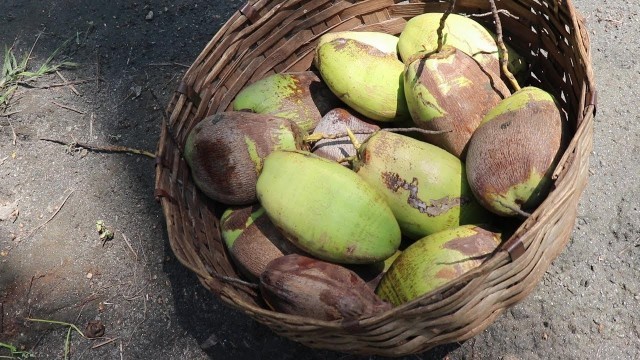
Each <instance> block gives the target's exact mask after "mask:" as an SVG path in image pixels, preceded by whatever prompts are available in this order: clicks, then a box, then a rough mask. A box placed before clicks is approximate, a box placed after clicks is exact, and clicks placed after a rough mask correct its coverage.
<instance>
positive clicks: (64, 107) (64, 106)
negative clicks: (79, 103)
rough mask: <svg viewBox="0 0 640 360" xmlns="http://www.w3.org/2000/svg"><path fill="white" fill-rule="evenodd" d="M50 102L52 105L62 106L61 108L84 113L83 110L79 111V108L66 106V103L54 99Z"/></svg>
mask: <svg viewBox="0 0 640 360" xmlns="http://www.w3.org/2000/svg"><path fill="white" fill-rule="evenodd" d="M52 103H53V104H54V105H56V106H59V107H61V108H63V109H67V110H71V111H73V112H76V113H78V114H81V115H84V114H86V112H84V111H81V110H78V109H75V108H72V107H71V106H67V105H64V104H60V103H59V102H56V101H52Z"/></svg>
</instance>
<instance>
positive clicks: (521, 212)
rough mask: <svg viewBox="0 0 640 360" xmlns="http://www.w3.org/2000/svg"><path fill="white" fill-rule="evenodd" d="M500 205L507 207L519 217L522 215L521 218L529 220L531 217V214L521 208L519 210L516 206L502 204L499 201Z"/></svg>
mask: <svg viewBox="0 0 640 360" xmlns="http://www.w3.org/2000/svg"><path fill="white" fill-rule="evenodd" d="M498 204H500V205H501V206H504V207H506V208H507V209H509V210H511V211H513V212H515V213H516V214H518V215H520V216H522V217H524V218H528V217H529V216H531V214H530V213H528V212H526V211H524V210H522V209H520V208H517V207H515V206H512V205H511V204H506V203H504V202H502V201H500V200H498Z"/></svg>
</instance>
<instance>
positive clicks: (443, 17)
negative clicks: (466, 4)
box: [436, 0, 456, 53]
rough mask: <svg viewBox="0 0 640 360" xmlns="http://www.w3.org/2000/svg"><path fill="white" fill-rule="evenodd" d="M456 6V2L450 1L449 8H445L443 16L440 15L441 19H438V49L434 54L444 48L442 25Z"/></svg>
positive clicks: (454, 0)
mask: <svg viewBox="0 0 640 360" xmlns="http://www.w3.org/2000/svg"><path fill="white" fill-rule="evenodd" d="M455 6H456V0H451V1H450V2H449V7H448V8H447V10H446V11H445V12H444V14H442V17H441V18H440V26H439V27H438V32H437V33H438V47H437V48H436V52H437V53H438V52H440V51H441V50H442V47H443V46H444V34H443V33H442V32H443V31H444V25H445V22H446V21H447V18H448V17H449V14H451V13H452V12H453V8H454V7H455Z"/></svg>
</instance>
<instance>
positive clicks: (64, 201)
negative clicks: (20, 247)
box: [22, 189, 75, 240]
mask: <svg viewBox="0 0 640 360" xmlns="http://www.w3.org/2000/svg"><path fill="white" fill-rule="evenodd" d="M74 191H75V189H71V191H70V192H69V194H67V196H66V197H65V198H64V200H62V203H61V204H60V206H58V208H57V209H56V211H54V212H53V214H51V216H50V217H49V218H48V219H47V221H45V222H43V223H42V224H40V225H38V226H37V227H36V228H35V229H33V230H31V232H29V234H27V236H25V237H24V238H23V239H22V240H27V239H28V238H30V237H31V235H33V234H34V233H35V232H36V231H38V230H40V229H41V228H42V227H44V226H45V225H47V224H48V223H49V222H50V221H51V220H53V218H54V217H55V216H56V215H58V213H59V212H60V209H62V207H63V206H64V204H65V203H66V202H67V200H69V197H70V196H71V194H73V192H74Z"/></svg>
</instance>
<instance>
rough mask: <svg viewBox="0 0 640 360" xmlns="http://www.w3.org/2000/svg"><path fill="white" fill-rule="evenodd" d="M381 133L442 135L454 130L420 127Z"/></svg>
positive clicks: (391, 129)
mask: <svg viewBox="0 0 640 360" xmlns="http://www.w3.org/2000/svg"><path fill="white" fill-rule="evenodd" d="M380 131H389V132H394V133H403V132H419V133H422V134H429V135H440V134H446V133H450V132H451V131H452V130H425V129H422V128H418V127H408V128H384V129H380Z"/></svg>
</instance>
